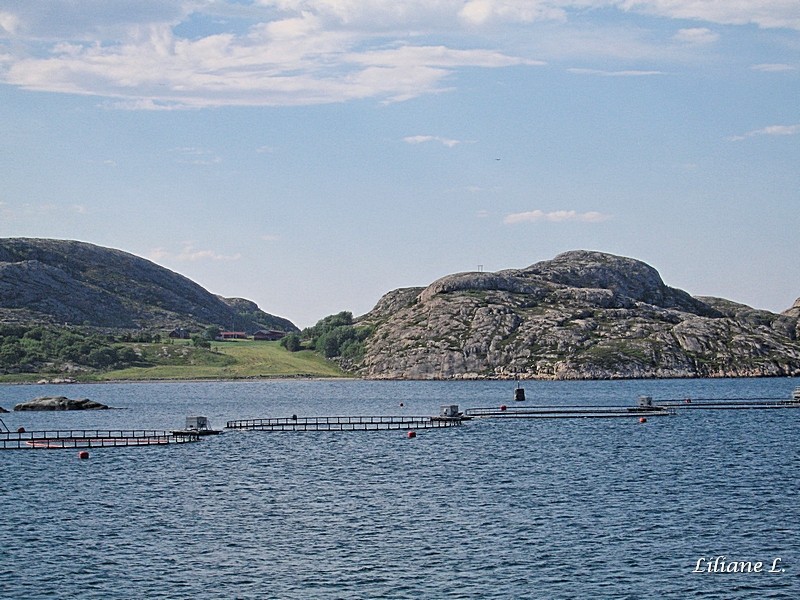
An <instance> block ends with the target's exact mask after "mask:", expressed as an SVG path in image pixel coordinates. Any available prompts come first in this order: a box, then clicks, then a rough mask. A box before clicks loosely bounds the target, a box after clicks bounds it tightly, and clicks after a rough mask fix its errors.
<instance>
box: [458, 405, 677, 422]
mask: <svg viewBox="0 0 800 600" xmlns="http://www.w3.org/2000/svg"><path fill="white" fill-rule="evenodd" d="M464 414H465V415H467V416H468V417H475V418H501V419H615V418H626V417H627V418H631V417H636V418H641V417H667V416H670V415H674V414H675V411H674V410H672V409H668V408H662V407H660V406H653V407H649V408H640V407H619V406H538V407H531V408H505V407H503V406H501V407H499V408H498V407H491V408H468V409H466V410H465V411H464Z"/></svg>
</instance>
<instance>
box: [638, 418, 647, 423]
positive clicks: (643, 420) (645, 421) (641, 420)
mask: <svg viewBox="0 0 800 600" xmlns="http://www.w3.org/2000/svg"><path fill="white" fill-rule="evenodd" d="M639 423H647V417H639Z"/></svg>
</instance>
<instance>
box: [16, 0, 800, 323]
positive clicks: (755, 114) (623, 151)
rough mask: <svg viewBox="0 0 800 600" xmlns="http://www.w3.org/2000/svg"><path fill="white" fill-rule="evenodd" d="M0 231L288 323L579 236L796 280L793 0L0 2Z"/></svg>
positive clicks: (737, 293) (714, 289)
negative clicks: (180, 279)
mask: <svg viewBox="0 0 800 600" xmlns="http://www.w3.org/2000/svg"><path fill="white" fill-rule="evenodd" d="M0 111H2V113H1V114H2V118H1V119H0V175H1V176H2V182H3V185H2V186H1V187H0V236H2V237H17V236H26V237H49V238H63V239H77V240H83V241H87V242H91V243H94V244H99V245H102V246H109V247H114V248H119V249H122V250H125V251H128V252H131V253H133V254H136V255H139V256H142V257H145V258H148V259H151V260H153V261H155V262H157V263H159V264H161V265H163V266H165V267H168V268H170V269H172V270H174V271H177V272H179V273H181V274H183V275H186V276H187V277H190V278H191V279H193V280H195V281H197V282H198V283H200V284H201V285H203V286H204V287H205V288H207V289H208V290H209V291H211V292H214V293H217V294H221V295H224V296H238V297H245V298H249V299H251V300H254V301H256V302H257V303H258V304H259V305H260V307H261V308H262V309H263V310H265V311H267V312H270V313H273V314H277V315H280V316H283V317H286V318H289V319H291V320H292V321H294V322H295V323H296V324H297V325H299V326H301V327H303V326H307V325H312V324H314V323H315V322H316V321H317V320H318V319H320V318H322V317H324V316H326V315H328V314H331V313H335V312H339V311H341V310H350V311H352V312H353V313H354V314H355V315H359V314H363V313H364V312H367V311H368V310H370V309H371V308H372V306H373V305H374V304H375V303H376V302H377V300H378V299H379V298H380V296H381V295H382V294H383V293H385V292H388V291H390V290H392V289H395V288H398V287H407V286H418V285H427V284H429V283H430V282H432V281H433V280H435V279H437V278H438V277H441V276H444V275H446V274H449V273H454V272H460V271H472V270H478V269H479V268H482V269H483V270H486V271H496V270H501V269H507V268H521V267H525V266H527V265H530V264H532V263H534V262H537V261H540V260H545V259H549V258H552V257H554V256H555V255H556V254H558V253H559V252H563V251H566V250H574V249H591V250H600V251H604V252H611V253H614V254H621V255H624V256H630V257H633V258H637V259H640V260H643V261H645V262H647V263H648V264H650V265H652V266H654V267H655V268H656V269H658V270H659V272H660V273H661V275H662V278H663V279H664V281H665V282H666V283H667V284H668V285H672V286H674V287H678V288H681V289H685V290H686V291H688V292H689V293H691V294H695V295H712V296H721V297H724V298H728V299H731V300H735V301H737V302H742V303H744V304H749V305H751V306H754V307H756V308H764V309H768V310H772V311H776V312H779V311H782V310H785V309H786V308H789V307H790V306H791V305H792V303H793V302H794V301H795V299H796V298H798V296H800V261H798V249H800V242H799V241H798V234H799V233H800V3H798V2H797V0H738V1H736V2H731V1H728V0H706V1H702V0H641V1H639V0H598V1H592V0H529V1H522V0H408V1H405V2H402V1H399V2H398V1H397V0H260V1H251V0H239V1H234V0H139V1H137V2H132V1H131V2H108V1H106V0H82V1H81V2H72V1H68V0H25V1H24V2H23V1H6V0H0Z"/></svg>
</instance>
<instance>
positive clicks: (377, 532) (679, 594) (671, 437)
mask: <svg viewBox="0 0 800 600" xmlns="http://www.w3.org/2000/svg"><path fill="white" fill-rule="evenodd" d="M797 385H800V382H798V381H797V380H793V379H728V380H666V381H650V380H647V381H617V382H524V383H523V386H524V387H525V388H526V397H527V401H526V402H525V403H515V402H514V401H513V389H514V384H513V383H510V382H367V381H338V380H335V381H292V380H285V381H251V382H188V383H137V384H98V385H64V386H57V385H50V386H0V406H3V407H5V408H7V409H10V408H12V407H13V405H14V404H16V403H18V402H21V401H24V400H29V399H32V398H34V397H36V396H40V395H66V396H69V397H73V398H77V397H88V398H90V399H92V400H96V401H98V402H102V403H104V404H108V405H110V406H112V407H116V408H117V409H118V410H109V411H91V412H69V413H23V412H18V413H10V414H7V415H3V420H4V421H5V423H6V424H7V425H8V427H9V429H12V430H14V429H16V428H17V427H20V426H24V427H25V428H26V429H28V430H29V431H30V430H42V429H77V428H91V429H111V428H114V429H117V428H122V429H134V428H137V429H138V428H148V429H173V428H180V427H182V426H183V424H184V421H185V418H186V416H189V415H204V416H207V417H209V419H210V420H211V424H212V426H216V427H218V428H221V427H223V426H224V424H225V422H226V421H228V420H233V419H246V418H263V417H286V416H290V415H292V414H297V415H298V416H324V415H402V414H406V415H432V414H437V413H438V412H439V407H440V406H441V405H448V404H458V405H459V406H460V407H461V409H462V410H463V409H465V408H470V407H492V406H499V405H501V404H507V405H509V407H513V408H519V407H523V406H534V405H536V404H556V405H607V406H632V405H634V404H635V403H636V398H637V397H638V396H639V395H642V394H645V395H650V396H652V397H653V398H654V400H655V401H656V402H658V401H659V400H666V399H670V400H675V399H683V398H687V397H688V398H771V397H777V398H786V399H788V398H789V397H790V395H791V392H792V390H793V389H794V388H795V387H796V386H797ZM799 424H800V409H798V410H794V409H788V410H743V411H696V410H687V411H681V412H679V414H677V415H676V416H673V417H659V418H650V419H648V421H647V422H646V423H640V422H639V420H638V419H637V418H621V419H599V420H594V419H544V420H540V419H478V420H474V421H470V422H467V423H465V424H464V425H463V426H461V427H455V428H447V429H438V430H422V431H419V432H418V436H417V437H416V438H414V439H409V438H408V437H407V436H406V435H405V432H404V431H379V432H317V433H312V432H280V433H269V432H258V431H228V432H226V433H224V434H223V435H219V436H213V437H208V438H204V439H203V440H202V441H200V442H198V443H191V444H179V445H169V446H161V447H133V448H98V449H92V450H91V451H90V458H89V459H88V460H79V459H78V457H77V452H76V451H75V450H13V451H12V450H8V451H0V468H1V469H2V471H1V472H0V598H2V599H4V600H5V599H9V600H12V599H13V600H22V599H38V598H42V599H44V598H48V599H49V598H59V599H67V598H75V599H87V600H91V599H98V600H99V599H144V598H170V599H174V598H199V599H203V598H220V599H222V598H225V599H229V598H242V599H246V598H259V599H261V598H297V599H308V598H480V599H483V598H592V599H595V598H630V599H637V598H675V599H685V598H720V599H723V598H724V599H728V598H759V599H761V598H786V599H796V598H799V597H800V525H799V523H800V506H799V505H798V498H799V497H800V494H798V492H799V491H800V482H799V480H798V473H800V452H799V451H798V450H799V448H800V442H798V429H799V427H798V425H799ZM720 557H724V558H720ZM776 559H777V562H776ZM714 561H716V562H714ZM758 563H761V564H762V566H761V569H757V568H756V565H758ZM726 564H727V565H728V569H730V565H731V564H733V566H734V567H736V568H737V570H741V569H739V567H741V568H744V569H746V570H747V572H728V571H726V570H725V565H726ZM698 565H699V566H698ZM715 565H716V567H715ZM721 565H722V566H721ZM720 569H722V570H720ZM770 571H772V572H770Z"/></svg>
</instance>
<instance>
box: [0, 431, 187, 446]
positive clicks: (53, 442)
mask: <svg viewBox="0 0 800 600" xmlns="http://www.w3.org/2000/svg"><path fill="white" fill-rule="evenodd" d="M199 439H200V437H199V436H198V435H197V434H196V433H188V434H176V433H170V432H168V431H154V430H139V429H137V430H125V429H112V430H99V429H81V430H69V431H16V432H0V450H21V449H30V448H51V449H52V448H106V447H110V446H115V447H117V446H163V445H167V444H182V443H186V442H196V441H198V440H199Z"/></svg>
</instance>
